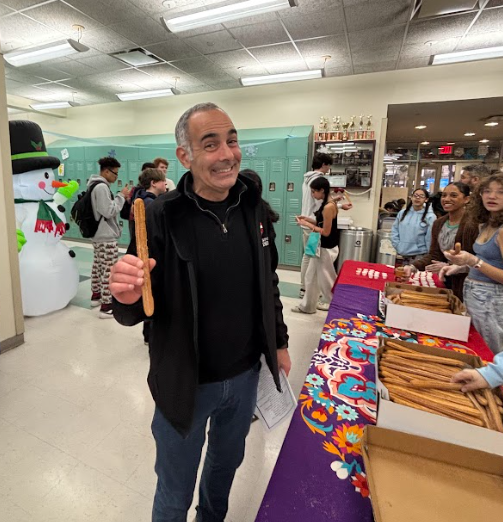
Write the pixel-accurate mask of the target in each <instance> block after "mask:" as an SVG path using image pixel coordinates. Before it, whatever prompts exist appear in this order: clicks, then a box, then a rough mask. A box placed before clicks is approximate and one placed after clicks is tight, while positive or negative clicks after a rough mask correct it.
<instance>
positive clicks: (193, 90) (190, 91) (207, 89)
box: [183, 85, 215, 94]
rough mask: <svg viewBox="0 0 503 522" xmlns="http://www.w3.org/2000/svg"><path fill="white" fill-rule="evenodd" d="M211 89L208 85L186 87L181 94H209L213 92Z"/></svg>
mask: <svg viewBox="0 0 503 522" xmlns="http://www.w3.org/2000/svg"><path fill="white" fill-rule="evenodd" d="M214 90H215V89H213V87H210V86H209V85H193V86H192V87H187V88H184V89H183V92H184V93H185V94H195V93H199V92H210V91H214Z"/></svg>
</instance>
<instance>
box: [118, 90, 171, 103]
mask: <svg viewBox="0 0 503 522" xmlns="http://www.w3.org/2000/svg"><path fill="white" fill-rule="evenodd" d="M174 94H175V92H174V90H173V89H159V90H157V91H141V92H121V93H119V94H116V96H117V98H119V100H121V101H132V100H144V99H146V98H162V97H164V96H173V95H174Z"/></svg>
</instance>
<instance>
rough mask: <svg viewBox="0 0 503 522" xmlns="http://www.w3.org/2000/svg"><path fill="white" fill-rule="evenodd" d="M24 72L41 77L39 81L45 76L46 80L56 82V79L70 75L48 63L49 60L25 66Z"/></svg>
mask: <svg viewBox="0 0 503 522" xmlns="http://www.w3.org/2000/svg"><path fill="white" fill-rule="evenodd" d="M23 72H25V73H26V74H30V75H32V76H37V78H39V80H38V82H40V78H45V79H46V80H50V81H52V82H55V81H56V80H63V79H65V78H68V77H69V75H68V74H67V73H65V72H62V71H60V70H58V69H55V68H54V67H50V66H49V65H47V62H44V63H37V64H33V65H26V66H24V67H23Z"/></svg>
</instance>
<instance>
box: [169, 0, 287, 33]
mask: <svg viewBox="0 0 503 522" xmlns="http://www.w3.org/2000/svg"><path fill="white" fill-rule="evenodd" d="M296 6H297V0H247V1H246V2H239V3H237V4H232V5H226V6H224V7H217V8H215V9H208V10H207V11H199V12H197V13H193V14H189V15H185V16H179V17H177V18H171V19H169V20H167V19H166V18H164V17H161V22H163V23H164V25H165V26H166V29H167V30H168V31H171V32H172V33H180V32H182V31H188V30H189V29H197V28H199V27H206V26H207V25H213V24H221V23H224V22H230V21H231V20H240V19H241V18H246V17H248V16H255V15H258V14H262V13H269V12H272V11H279V10H280V9H286V8H288V7H296Z"/></svg>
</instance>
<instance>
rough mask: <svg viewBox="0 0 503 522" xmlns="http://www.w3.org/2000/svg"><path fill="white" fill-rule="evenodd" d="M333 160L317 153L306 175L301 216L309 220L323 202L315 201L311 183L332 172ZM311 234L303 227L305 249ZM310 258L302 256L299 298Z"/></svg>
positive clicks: (326, 155)
mask: <svg viewBox="0 0 503 522" xmlns="http://www.w3.org/2000/svg"><path fill="white" fill-rule="evenodd" d="M332 163H333V160H332V156H330V154H325V153H322V152H317V153H316V154H315V155H314V156H313V163H312V169H313V170H310V171H309V172H306V173H305V174H304V182H303V183H302V212H301V215H302V216H305V217H307V218H311V219H314V217H315V216H314V213H315V212H316V211H317V210H318V209H319V208H320V205H321V201H318V200H316V199H314V197H313V196H312V194H311V187H310V185H311V182H312V181H313V180H315V179H316V178H319V177H320V176H325V175H326V174H328V172H329V171H330V165H332ZM310 233H311V229H310V228H307V227H306V226H303V227H302V244H303V247H304V249H305V248H306V242H307V238H308V237H309V234H310ZM309 259H310V258H309V257H308V256H306V254H304V255H303V256H302V265H301V269H300V295H299V297H301V298H302V297H304V294H305V292H306V287H305V284H306V283H305V279H306V272H307V267H308V266H309Z"/></svg>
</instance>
